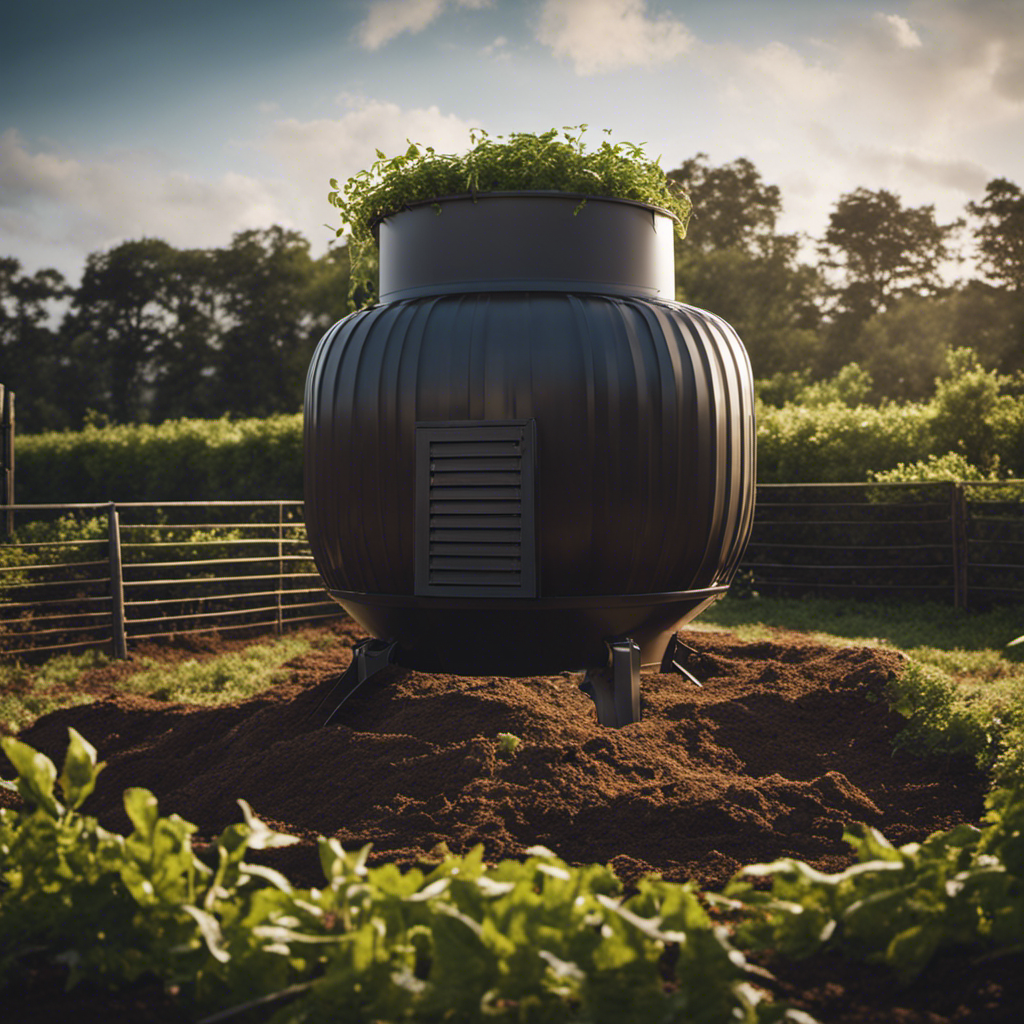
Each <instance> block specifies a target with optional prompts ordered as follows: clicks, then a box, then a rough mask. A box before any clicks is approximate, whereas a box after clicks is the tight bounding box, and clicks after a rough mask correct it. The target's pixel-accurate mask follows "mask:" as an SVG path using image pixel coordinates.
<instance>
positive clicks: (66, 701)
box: [0, 651, 113, 733]
mask: <svg viewBox="0 0 1024 1024" xmlns="http://www.w3.org/2000/svg"><path fill="white" fill-rule="evenodd" d="M112 660H113V659H112V658H111V657H110V655H108V654H105V653H104V652H103V651H84V652H80V653H78V654H58V655H57V656H56V657H53V658H50V659H49V660H47V661H45V662H43V663H42V664H41V665H22V664H20V663H19V662H14V663H12V664H3V663H0V732H11V733H15V732H17V731H18V730H19V729H23V728H25V726H26V725H28V724H29V722H33V721H35V719H37V718H39V717H40V716H42V715H48V714H49V713H50V712H51V711H57V710H58V709H59V708H67V707H73V706H74V705H76V704H88V703H89V701H91V700H92V699H93V696H92V695H91V694H88V693H78V694H76V693H74V692H73V687H74V683H75V680H77V679H78V678H79V677H80V676H81V675H82V673H83V672H85V671H87V670H88V669H91V668H100V667H102V666H103V665H109V664H110V662H111V661H112Z"/></svg>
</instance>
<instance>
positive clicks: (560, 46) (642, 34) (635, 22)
mask: <svg viewBox="0 0 1024 1024" xmlns="http://www.w3.org/2000/svg"><path fill="white" fill-rule="evenodd" d="M536 38H537V41H538V42H540V43H543V44H544V45H545V46H550V47H551V50H552V52H553V53H554V54H555V56H556V57H568V58H569V60H571V61H572V63H573V68H574V70H575V71H576V74H578V75H593V74H599V73H601V72H606V71H619V70H621V69H623V68H627V67H652V66H654V65H657V64H665V63H667V62H668V61H671V60H674V59H675V58H676V57H681V56H682V55H683V54H685V53H688V52H689V51H690V49H691V48H692V47H693V44H694V37H693V35H692V34H691V33H690V31H689V29H688V28H687V27H686V26H685V25H684V24H683V23H682V22H681V21H677V20H675V18H673V17H672V16H671V15H669V14H660V15H658V16H657V17H654V18H651V17H649V16H648V14H647V4H646V0H545V2H544V6H543V8H542V9H541V12H540V18H539V20H538V23H537V29H536Z"/></svg>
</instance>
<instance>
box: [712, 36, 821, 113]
mask: <svg viewBox="0 0 1024 1024" xmlns="http://www.w3.org/2000/svg"><path fill="white" fill-rule="evenodd" d="M731 63H732V67H733V69H734V75H737V76H741V77H743V78H744V79H745V81H744V87H743V90H742V91H743V94H744V95H756V96H760V97H761V98H762V99H770V101H771V102H772V103H780V102H781V103H786V104H793V103H796V104H798V105H799V106H800V107H803V108H805V109H809V108H812V107H818V106H820V105H822V104H824V103H826V102H827V101H828V100H830V99H831V98H832V97H833V96H835V95H836V93H837V92H838V91H839V89H840V81H839V78H838V76H837V75H836V74H835V72H833V71H831V70H829V69H828V68H826V67H824V66H823V65H822V64H820V63H816V62H811V61H809V60H807V59H806V58H804V57H803V56H802V55H801V54H800V53H799V52H798V51H797V50H795V49H793V48H792V47H790V46H786V45H785V44H784V43H778V42H773V43H769V44H768V45H767V46H762V47H759V48H758V49H756V50H752V51H747V52H739V53H737V54H735V55H734V57H733V60H732V62H731ZM733 88H734V89H735V85H734V86H733ZM766 90H767V92H766Z"/></svg>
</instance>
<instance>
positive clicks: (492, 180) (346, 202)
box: [327, 124, 690, 308]
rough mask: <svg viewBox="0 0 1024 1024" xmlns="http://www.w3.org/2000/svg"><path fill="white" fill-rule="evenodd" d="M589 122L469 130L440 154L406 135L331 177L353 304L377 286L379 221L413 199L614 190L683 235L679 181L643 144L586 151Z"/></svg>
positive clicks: (684, 201) (685, 214)
mask: <svg viewBox="0 0 1024 1024" xmlns="http://www.w3.org/2000/svg"><path fill="white" fill-rule="evenodd" d="M586 129H587V125H585V124H581V125H567V126H565V127H564V128H563V129H562V130H561V132H559V130H558V129H556V128H552V129H551V130H550V131H546V132H542V133H541V134H539V135H534V134H531V133H528V132H513V133H512V134H510V135H508V136H507V137H505V136H502V135H498V136H496V137H495V138H491V137H490V136H489V135H488V134H487V133H486V132H485V131H483V130H481V129H474V130H473V131H472V132H470V143H471V145H470V148H469V150H468V151H467V152H466V153H463V154H458V155H456V154H449V153H437V152H436V151H435V150H434V148H433V147H432V146H426V147H422V146H420V145H418V144H416V143H413V142H410V143H409V147H408V149H407V150H406V151H405V152H404V153H400V154H398V155H397V156H393V157H388V156H387V154H385V153H383V152H382V151H381V150H379V149H378V150H377V160H376V162H375V163H374V164H373V165H372V166H371V167H370V168H369V169H368V170H363V171H360V172H359V173H358V174H355V175H353V176H352V177H351V178H349V179H348V181H347V182H346V183H345V184H344V185H339V184H338V181H337V179H336V178H332V179H331V182H330V184H331V191H330V192H329V193H328V196H327V200H328V202H329V203H330V204H331V205H332V206H334V207H337V209H338V210H339V211H340V214H341V220H342V226H341V227H340V228H338V230H337V234H338V236H339V237H340V236H341V235H342V234H344V232H345V231H346V230H348V231H349V232H350V234H351V241H350V243H349V247H350V251H351V254H352V271H351V278H350V283H349V300H350V304H351V305H352V307H353V308H355V306H356V298H357V296H359V295H362V296H363V297H364V299H365V304H366V305H369V304H371V303H372V301H373V298H374V296H375V293H376V284H375V282H374V281H373V279H372V272H373V270H374V268H375V266H376V240H375V237H374V232H375V229H376V226H377V225H378V224H379V223H380V221H381V220H382V219H383V218H384V217H387V216H389V215H390V214H393V213H397V212H398V211H399V210H401V209H402V207H404V206H406V205H408V204H410V203H417V202H424V201H429V200H432V199H441V198H444V197H449V196H459V195H472V196H476V195H481V194H485V193H488V192H510V191H524V190H525V191H542V192H547V191H556V192H567V193H572V194H575V195H579V196H581V197H585V196H611V197H614V198H617V199H632V200H635V201H637V202H644V203H651V204H653V205H655V206H660V207H662V208H664V209H666V210H668V211H669V212H670V213H671V214H673V215H674V216H675V218H676V230H677V233H678V234H679V236H680V237H683V236H684V235H685V234H686V224H687V221H688V220H689V216H690V200H689V198H688V197H687V195H686V194H685V192H684V191H683V189H682V187H681V186H680V185H679V184H678V183H676V182H674V181H671V180H670V179H669V178H667V177H666V175H665V172H664V171H663V170H662V169H661V167H660V166H659V165H658V160H649V159H648V158H647V157H646V156H645V155H644V151H643V146H642V145H639V146H638V145H634V144H633V143H630V142H619V143H615V144H613V143H611V142H609V141H608V140H607V139H606V140H604V141H603V142H602V143H601V145H600V146H599V147H598V148H597V149H595V150H592V151H589V152H588V151H587V150H586V146H585V144H584V142H583V134H584V132H585V131H586ZM607 131H608V130H607V129H606V132H607ZM659 159H660V158H659ZM581 206H582V204H581ZM577 212H578V211H577Z"/></svg>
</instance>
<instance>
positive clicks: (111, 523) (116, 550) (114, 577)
mask: <svg viewBox="0 0 1024 1024" xmlns="http://www.w3.org/2000/svg"><path fill="white" fill-rule="evenodd" d="M107 539H108V543H107V550H108V552H109V555H110V598H111V605H112V608H111V618H112V629H113V636H112V638H111V639H112V641H113V647H114V657H115V658H121V659H126V658H127V657H128V644H127V641H126V639H125V633H124V580H123V578H122V576H121V524H120V522H119V521H118V515H117V506H116V505H115V504H114V502H111V503H110V507H109V509H108V510H107Z"/></svg>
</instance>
